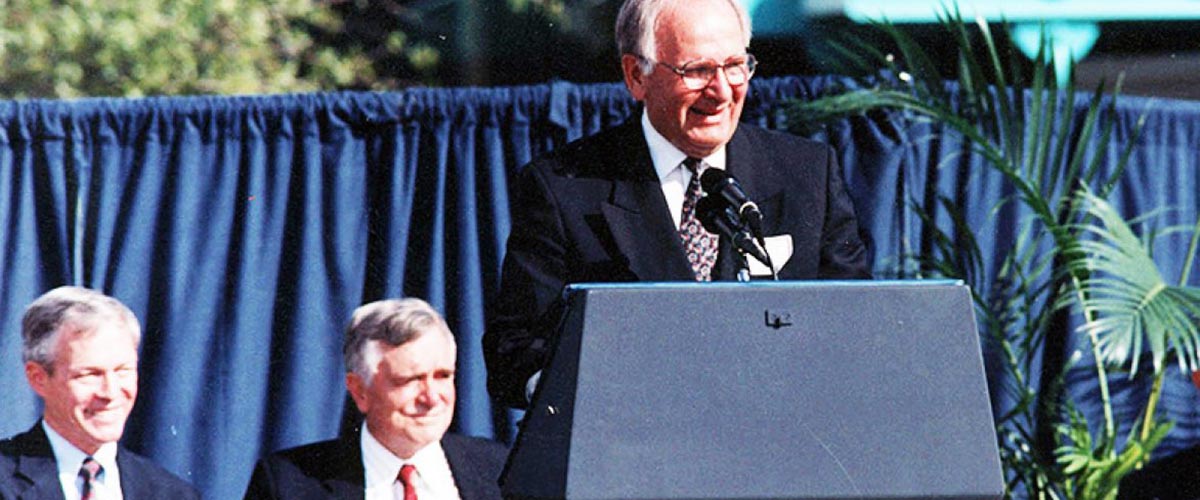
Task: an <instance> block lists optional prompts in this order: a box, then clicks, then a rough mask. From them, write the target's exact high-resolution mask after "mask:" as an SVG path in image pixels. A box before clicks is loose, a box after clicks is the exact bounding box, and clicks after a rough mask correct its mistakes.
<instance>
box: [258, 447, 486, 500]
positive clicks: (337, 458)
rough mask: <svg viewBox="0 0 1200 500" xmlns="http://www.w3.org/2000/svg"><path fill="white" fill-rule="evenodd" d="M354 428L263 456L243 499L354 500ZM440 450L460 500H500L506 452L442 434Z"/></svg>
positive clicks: (359, 493)
mask: <svg viewBox="0 0 1200 500" xmlns="http://www.w3.org/2000/svg"><path fill="white" fill-rule="evenodd" d="M360 446H361V445H360V437H359V435H358V433H357V432H355V433H350V434H347V435H346V436H343V437H341V438H338V439H332V440H329V441H321V442H319V443H312V444H307V445H304V446H300V447H297V448H291V449H288V450H284V451H280V452H277V453H275V454H272V455H271V456H268V457H266V458H263V459H262V460H259V461H258V464H256V465H255V466H254V475H253V476H252V477H251V478H250V486H249V487H248V488H246V498H247V499H274V498H279V499H288V500H303V499H313V500H316V499H347V500H349V499H357V500H361V499H362V498H363V496H364V494H363V493H364V489H365V488H366V486H365V482H366V478H365V474H366V472H365V470H364V469H363V463H362V448H361V447H360ZM442 450H443V451H445V452H446V460H447V461H448V462H450V473H451V474H452V475H454V484H455V485H456V486H457V487H458V494H459V496H461V497H462V498H463V500H486V499H498V498H500V487H499V486H498V483H497V482H498V481H499V479H500V471H501V470H502V469H503V468H504V460H505V458H506V457H507V456H508V450H507V449H506V448H505V447H504V446H503V445H501V444H500V443H496V442H494V441H488V440H486V439H480V438H473V437H467V436H460V435H457V434H446V435H445V436H442Z"/></svg>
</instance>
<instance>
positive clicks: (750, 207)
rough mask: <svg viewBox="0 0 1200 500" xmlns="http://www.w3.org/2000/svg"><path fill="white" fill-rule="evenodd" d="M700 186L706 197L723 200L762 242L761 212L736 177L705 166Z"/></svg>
mask: <svg viewBox="0 0 1200 500" xmlns="http://www.w3.org/2000/svg"><path fill="white" fill-rule="evenodd" d="M700 186H702V187H703V188H704V194H706V195H708V196H707V197H708V198H718V197H719V198H721V199H723V200H725V202H726V203H728V204H729V206H730V208H732V209H733V211H734V213H735V214H737V216H738V217H740V218H741V220H743V221H745V222H746V225H747V226H750V232H751V233H752V234H753V235H754V237H755V238H756V239H758V243H759V245H762V244H763V231H762V218H763V217H762V212H760V211H759V210H758V205H755V204H754V202H753V201H750V197H748V196H746V191H744V190H743V189H742V185H741V184H739V183H738V181H737V179H735V178H734V177H733V176H732V175H729V173H728V172H726V171H724V170H721V169H719V168H707V169H704V173H703V174H702V175H701V176H700ZM759 260H762V259H759Z"/></svg>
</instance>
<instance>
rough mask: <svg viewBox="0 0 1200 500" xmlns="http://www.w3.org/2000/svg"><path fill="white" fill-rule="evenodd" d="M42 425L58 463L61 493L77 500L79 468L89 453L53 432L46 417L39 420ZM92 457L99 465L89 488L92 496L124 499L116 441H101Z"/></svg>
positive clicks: (67, 498) (98, 498) (104, 498)
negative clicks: (91, 487)
mask: <svg viewBox="0 0 1200 500" xmlns="http://www.w3.org/2000/svg"><path fill="white" fill-rule="evenodd" d="M42 429H43V430H45V431H46V437H47V438H49V439H50V449H51V450H53V451H54V461H55V462H56V463H57V464H58V482H59V483H60V484H62V491H63V496H64V497H65V498H66V500H79V497H80V496H81V495H82V491H83V490H82V488H83V480H82V479H80V477H79V469H80V468H81V467H83V460H84V459H85V458H87V457H88V454H87V453H84V452H83V450H80V449H79V448H76V447H75V445H73V444H71V442H70V441H67V439H66V438H64V437H62V435H60V434H59V433H57V432H55V431H54V429H53V428H52V427H50V426H49V425H47V424H46V421H45V420H42ZM92 460H95V461H97V462H99V463H100V467H102V469H101V472H100V476H99V477H98V478H97V480H96V485H95V488H94V489H93V490H92V498H93V499H95V500H123V499H124V498H125V497H124V496H123V495H122V494H121V471H120V470H119V469H117V443H104V444H103V445H101V446H100V449H98V450H96V453H95V454H94V455H92Z"/></svg>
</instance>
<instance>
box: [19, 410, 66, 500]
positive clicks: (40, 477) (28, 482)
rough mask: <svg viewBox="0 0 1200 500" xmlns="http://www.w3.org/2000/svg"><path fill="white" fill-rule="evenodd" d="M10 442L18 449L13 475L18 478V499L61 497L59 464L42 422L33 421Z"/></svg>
mask: <svg viewBox="0 0 1200 500" xmlns="http://www.w3.org/2000/svg"><path fill="white" fill-rule="evenodd" d="M13 441H14V442H15V443H16V444H17V447H18V448H20V450H21V453H20V456H19V457H18V458H17V465H16V469H15V470H14V471H13V475H14V476H15V479H16V480H17V481H16V483H17V487H18V488H20V489H19V490H18V491H17V498H18V499H31V500H32V499H37V500H44V499H49V500H62V499H63V498H64V497H63V491H62V484H61V483H59V482H58V464H57V463H56V462H55V461H54V451H53V450H52V449H51V448H50V439H49V438H47V437H46V431H44V430H42V423H41V422H38V423H37V424H34V426H33V428H32V429H30V430H29V431H28V432H25V433H24V434H21V435H19V436H16V437H15V438H13Z"/></svg>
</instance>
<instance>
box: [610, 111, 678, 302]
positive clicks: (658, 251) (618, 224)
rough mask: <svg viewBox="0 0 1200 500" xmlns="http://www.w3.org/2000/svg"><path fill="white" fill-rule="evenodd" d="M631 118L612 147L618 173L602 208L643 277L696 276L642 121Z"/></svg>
mask: <svg viewBox="0 0 1200 500" xmlns="http://www.w3.org/2000/svg"><path fill="white" fill-rule="evenodd" d="M630 121H631V122H632V124H630V125H626V126H624V127H623V129H622V132H621V134H620V137H619V138H618V140H617V141H616V145H615V147H613V148H611V149H612V151H613V158H612V160H611V168H612V169H613V170H614V171H615V172H616V175H615V176H614V177H613V184H612V192H611V194H610V196H609V199H608V202H607V203H605V204H603V205H602V206H601V207H600V211H601V212H602V213H603V215H604V220H605V222H606V223H607V224H608V228H609V232H610V234H612V236H613V240H614V242H615V243H616V246H617V249H618V250H619V251H620V252H621V254H622V255H624V256H625V258H626V259H628V265H629V270H630V271H632V272H633V274H634V275H636V276H637V279H638V280H639V281H680V280H690V279H692V271H691V268H690V267H688V264H687V258H686V256H685V255H684V252H683V245H682V244H681V243H680V241H679V236H678V232H677V231H676V230H675V226H674V224H672V223H671V215H670V214H671V212H670V210H669V209H668V208H667V201H666V199H665V198H663V194H662V186H661V184H660V183H659V180H658V176H657V175H656V174H655V172H654V165H653V164H652V162H651V160H650V150H649V148H648V146H646V138H645V136H644V135H643V134H642V127H641V121H640V120H637V119H631V120H630Z"/></svg>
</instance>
